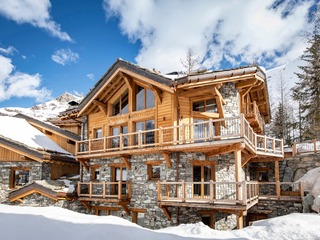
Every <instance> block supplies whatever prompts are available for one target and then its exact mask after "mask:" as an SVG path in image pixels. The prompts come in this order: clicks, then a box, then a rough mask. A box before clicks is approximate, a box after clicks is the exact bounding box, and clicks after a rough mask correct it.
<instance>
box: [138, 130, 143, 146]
mask: <svg viewBox="0 0 320 240" xmlns="http://www.w3.org/2000/svg"><path fill="white" fill-rule="evenodd" d="M141 147H142V133H141V130H139V132H138V148H141Z"/></svg>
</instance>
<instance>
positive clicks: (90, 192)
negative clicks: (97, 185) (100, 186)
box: [89, 181, 92, 197]
mask: <svg viewBox="0 0 320 240" xmlns="http://www.w3.org/2000/svg"><path fill="white" fill-rule="evenodd" d="M89 197H92V182H91V181H90V183H89Z"/></svg>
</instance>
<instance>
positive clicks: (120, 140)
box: [119, 133, 123, 150]
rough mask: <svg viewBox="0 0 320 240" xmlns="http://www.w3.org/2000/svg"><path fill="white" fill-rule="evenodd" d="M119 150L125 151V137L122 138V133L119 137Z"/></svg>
mask: <svg viewBox="0 0 320 240" xmlns="http://www.w3.org/2000/svg"><path fill="white" fill-rule="evenodd" d="M119 138H120V139H119V150H122V149H123V136H122V133H120V135H119Z"/></svg>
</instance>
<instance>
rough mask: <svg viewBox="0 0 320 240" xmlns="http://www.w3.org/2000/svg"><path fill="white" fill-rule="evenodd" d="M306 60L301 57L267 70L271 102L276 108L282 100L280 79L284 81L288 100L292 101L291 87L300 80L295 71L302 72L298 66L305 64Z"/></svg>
mask: <svg viewBox="0 0 320 240" xmlns="http://www.w3.org/2000/svg"><path fill="white" fill-rule="evenodd" d="M303 64H304V61H302V60H301V59H300V57H298V58H296V59H295V60H293V61H291V62H288V63H287V64H285V65H283V66H280V67H276V68H272V69H269V70H267V82H268V91H269V97H270V104H271V106H272V108H275V107H276V106H277V105H278V103H279V102H280V90H279V89H280V83H279V82H280V81H281V78H282V79H283V81H284V91H285V92H286V94H287V97H288V101H289V102H291V101H292V100H291V96H290V95H291V88H292V87H294V86H295V83H296V82H298V81H299V80H298V77H297V75H296V74H295V73H297V72H301V70H300V69H299V67H298V66H303Z"/></svg>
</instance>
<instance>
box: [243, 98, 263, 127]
mask: <svg viewBox="0 0 320 240" xmlns="http://www.w3.org/2000/svg"><path fill="white" fill-rule="evenodd" d="M245 118H246V119H247V120H248V121H249V122H250V126H251V127H253V129H254V130H255V132H257V133H261V132H263V127H264V120H263V118H262V116H261V114H260V111H259V107H258V105H257V103H256V101H254V102H253V103H250V104H247V105H246V108H245Z"/></svg>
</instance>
